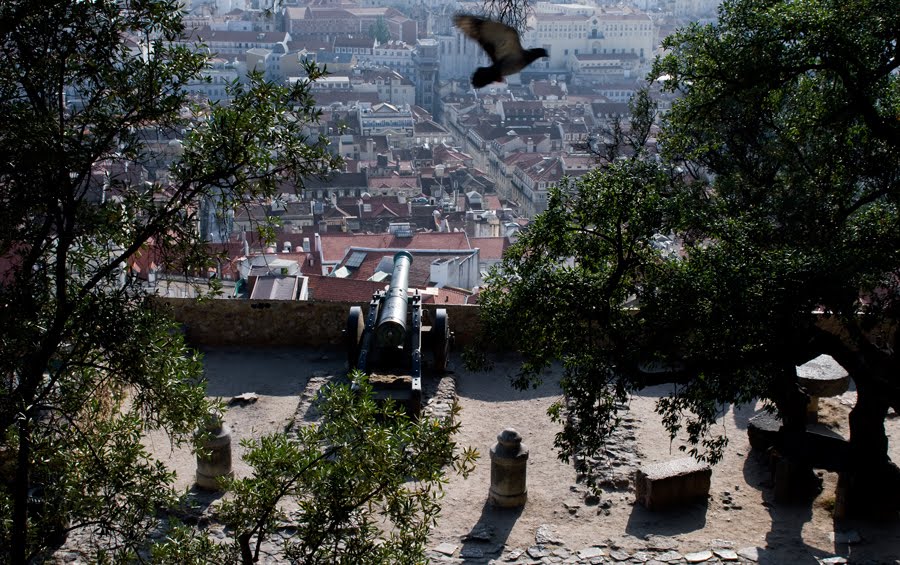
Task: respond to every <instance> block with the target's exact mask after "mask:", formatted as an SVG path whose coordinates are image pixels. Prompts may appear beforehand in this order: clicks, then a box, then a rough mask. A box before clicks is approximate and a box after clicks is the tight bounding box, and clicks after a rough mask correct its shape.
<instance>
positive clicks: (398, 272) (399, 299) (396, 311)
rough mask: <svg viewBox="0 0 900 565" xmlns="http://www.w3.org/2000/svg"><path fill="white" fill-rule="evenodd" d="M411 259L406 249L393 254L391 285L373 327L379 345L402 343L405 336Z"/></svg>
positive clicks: (388, 345) (398, 344) (392, 345)
mask: <svg viewBox="0 0 900 565" xmlns="http://www.w3.org/2000/svg"><path fill="white" fill-rule="evenodd" d="M412 259H413V258H412V255H410V254H409V253H407V252H406V251H399V252H397V254H396V255H394V271H393V273H392V274H391V286H390V287H388V290H387V293H386V294H385V295H384V303H383V304H382V306H381V314H380V316H379V317H378V325H377V326H376V329H375V338H376V340H377V343H378V345H379V346H380V347H398V346H400V345H403V340H404V339H405V338H406V302H407V294H408V292H407V291H408V289H409V266H410V265H411V264H412Z"/></svg>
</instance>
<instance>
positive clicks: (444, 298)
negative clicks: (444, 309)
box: [422, 287, 472, 305]
mask: <svg viewBox="0 0 900 565" xmlns="http://www.w3.org/2000/svg"><path fill="white" fill-rule="evenodd" d="M471 297H472V293H471V292H468V291H465V290H463V289H458V288H448V287H444V288H439V289H437V294H436V295H434V294H423V295H422V304H437V305H441V304H455V305H463V304H468V303H469V299H470V298H471Z"/></svg>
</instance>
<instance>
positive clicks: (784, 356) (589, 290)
mask: <svg viewBox="0 0 900 565" xmlns="http://www.w3.org/2000/svg"><path fill="white" fill-rule="evenodd" d="M898 16H900V6H898V5H897V4H896V3H895V2H886V1H885V2H881V1H853V2H838V1H834V0H809V1H805V2H789V1H783V0H766V1H763V2H756V1H752V2H751V1H744V0H735V1H731V2H725V3H724V4H723V5H722V7H721V9H720V13H719V21H718V23H716V24H710V25H699V24H692V25H689V26H688V27H686V28H685V29H682V30H680V31H679V32H678V33H676V34H674V35H672V36H670V37H668V38H667V39H666V40H665V43H664V47H666V49H667V52H666V54H665V55H664V56H663V57H662V58H661V59H659V60H658V61H657V62H656V63H655V65H654V70H653V72H652V75H651V77H650V79H651V80H654V81H658V82H659V83H660V84H661V85H662V87H663V89H664V90H667V91H669V92H673V93H676V94H677V95H678V99H677V100H676V101H675V102H674V103H673V105H672V108H671V111H669V112H668V114H667V115H666V116H665V117H664V119H663V122H662V130H661V133H660V135H659V147H660V148H661V154H660V156H659V158H656V157H651V156H649V155H647V154H646V152H644V151H637V152H635V153H634V154H633V155H631V156H630V157H628V158H625V159H619V160H616V161H614V162H613V163H612V164H611V165H605V166H602V167H600V168H599V169H598V170H597V171H595V172H593V173H591V174H590V175H586V176H585V177H582V178H581V179H579V180H578V182H576V183H574V184H572V185H567V186H566V185H564V186H563V187H562V188H560V189H557V190H556V191H555V192H554V193H553V194H552V196H551V200H550V206H549V210H548V211H547V212H546V213H545V214H543V215H542V216H541V217H539V218H537V219H536V221H535V222H534V223H533V224H532V225H531V226H529V228H528V230H527V231H526V233H525V235H524V237H523V238H522V239H521V240H520V242H519V243H517V244H516V245H514V246H513V247H512V248H511V249H510V252H509V253H508V255H507V257H506V258H505V259H504V261H503V263H502V265H501V266H500V268H499V269H498V270H496V271H495V272H494V274H493V277H492V279H491V281H490V282H491V284H492V288H490V289H488V291H487V292H485V293H484V299H483V300H482V303H483V304H484V306H483V312H484V314H485V321H486V323H487V324H488V327H490V328H494V329H495V330H496V329H497V328H500V327H502V328H503V334H502V335H503V336H505V337H508V338H511V339H512V340H513V341H514V342H515V343H517V344H518V345H519V347H520V348H521V349H522V350H523V351H524V352H525V354H526V356H527V359H528V362H527V363H526V365H525V366H524V369H525V371H524V372H523V376H525V377H530V376H533V375H534V374H535V372H536V369H538V368H540V367H542V366H544V365H545V364H546V363H547V362H548V361H549V360H550V359H553V358H559V359H562V360H563V361H564V363H565V365H566V368H567V376H566V379H565V380H564V382H563V386H564V388H565V391H566V394H567V397H568V399H569V404H570V407H569V413H568V416H569V417H568V418H567V425H566V427H565V429H564V431H563V432H562V434H561V435H560V436H559V439H558V444H559V446H560V447H561V448H562V452H561V453H562V455H563V456H571V455H573V454H574V453H576V452H577V451H576V450H577V449H586V448H587V449H590V448H591V447H592V446H593V447H594V448H596V447H597V445H598V444H597V440H598V438H602V437H604V434H605V433H606V431H607V429H608V427H609V426H610V425H614V424H615V417H614V416H615V406H616V404H615V402H613V399H614V398H615V397H616V396H618V397H620V398H621V397H622V396H623V395H624V394H625V392H627V391H628V390H632V389H636V388H640V387H642V386H644V385H646V384H647V383H650V382H658V381H662V380H668V381H675V382H676V383H677V386H676V388H675V389H674V390H675V392H673V394H672V395H670V396H668V397H666V398H664V399H663V400H662V401H661V402H660V404H659V405H658V409H659V412H660V413H661V414H662V417H663V422H664V423H665V424H666V426H667V427H668V429H669V431H670V433H672V434H673V436H674V435H675V434H678V433H680V432H686V433H687V437H688V439H689V443H690V444H691V445H692V447H688V449H690V450H691V451H692V452H693V453H694V454H695V455H696V456H697V457H701V458H707V459H710V460H712V461H715V460H717V458H718V457H719V456H720V455H721V449H722V447H723V446H724V445H725V442H726V441H727V438H725V437H720V436H717V435H716V434H714V433H711V432H712V431H713V430H712V426H713V424H714V423H715V421H716V419H717V417H719V416H720V415H721V409H722V406H723V404H727V403H741V402H748V401H750V400H753V399H757V398H761V399H763V400H766V401H770V402H771V403H772V404H773V405H774V406H775V407H776V408H777V410H778V413H779V415H780V416H781V418H782V421H783V423H784V430H785V433H786V434H787V435H788V436H791V437H793V438H794V439H793V441H792V442H789V443H792V445H794V446H797V445H800V444H802V439H800V438H802V436H801V435H799V434H802V432H803V431H804V428H805V414H804V407H805V404H806V402H807V400H808V394H807V392H806V391H804V390H803V389H802V388H801V387H800V386H799V384H798V381H797V375H796V366H797V365H800V364H802V363H804V362H806V361H808V360H810V359H812V358H814V357H816V356H817V355H819V354H823V353H825V354H829V355H831V356H833V357H834V358H835V359H836V360H837V361H838V362H840V363H841V364H842V365H843V366H844V367H845V368H846V369H847V370H848V371H849V373H850V375H851V377H852V378H853V380H854V382H855V385H856V388H857V392H858V400H857V403H856V405H855V407H854V409H853V410H852V413H851V415H850V421H849V425H850V451H849V453H850V454H851V456H850V457H848V458H847V461H848V463H849V464H850V466H849V468H848V469H846V471H847V472H848V474H847V476H849V477H852V478H851V481H850V483H851V484H852V485H855V488H856V489H858V490H859V492H861V493H865V492H866V489H867V488H875V487H874V485H878V484H881V481H882V480H883V479H890V480H895V479H896V478H897V475H898V473H897V468H896V466H894V465H893V464H892V463H891V462H890V461H889V458H888V455H887V437H886V435H885V429H884V419H885V418H886V416H887V412H888V410H889V408H891V407H892V408H893V409H894V410H895V411H897V410H900V381H898V375H900V372H898V369H900V366H898V361H897V358H896V355H895V351H897V345H898V343H897V339H898V334H897V331H896V326H897V322H896V320H897V314H898V301H897V297H898V290H900V289H898V281H897V273H898V272H900V253H898V249H900V247H898V244H900V240H898V238H900V231H898V230H897V226H898V225H900V216H898V213H900V209H898V204H900V202H898V199H900V192H898V189H897V187H898V186H900V184H898V180H900V152H898V142H900V137H898V133H900V122H898V121H897V116H898V115H900V75H898V67H900V52H898V41H897V38H898V23H897V22H898ZM635 107H640V104H637V105H635ZM656 170H658V172H655V173H653V175H651V176H650V177H649V178H648V177H647V176H646V175H647V172H648V171H656ZM696 172H702V173H703V174H691V173H696ZM661 235H665V236H670V237H671V238H672V239H673V240H674V242H675V243H677V246H675V248H673V249H671V250H667V249H657V250H656V251H655V252H651V251H650V248H651V247H652V246H653V244H654V241H659V237H658V236H661ZM657 247H660V246H659V245H657ZM673 251H674V252H673ZM525 380H526V381H527V379H525ZM558 414H560V415H562V414H563V412H559V413H558ZM859 498H860V499H866V498H868V499H870V500H882V501H884V500H885V497H883V496H878V495H875V494H873V493H871V492H869V493H868V494H863V495H862V496H860V497H859ZM896 502H897V501H893V502H890V504H894V505H896Z"/></svg>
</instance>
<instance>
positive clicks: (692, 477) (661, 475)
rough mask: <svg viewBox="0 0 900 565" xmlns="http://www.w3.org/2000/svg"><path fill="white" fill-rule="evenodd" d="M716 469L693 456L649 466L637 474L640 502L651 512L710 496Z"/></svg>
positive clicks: (636, 481) (636, 483)
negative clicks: (713, 470) (711, 483)
mask: <svg viewBox="0 0 900 565" xmlns="http://www.w3.org/2000/svg"><path fill="white" fill-rule="evenodd" d="M711 477H712V469H711V468H710V466H709V465H707V464H706V463H700V462H698V461H696V460H694V459H693V458H691V457H685V458H682V459H675V460H672V461H665V462H663V463H656V464H653V465H645V466H643V467H641V468H640V469H638V470H637V472H636V473H635V481H634V482H635V490H636V495H637V501H638V502H639V503H641V504H643V505H644V506H645V507H646V508H648V509H650V510H657V509H660V508H665V507H670V506H677V505H680V504H685V503H688V502H691V501H694V500H697V499H701V498H706V497H707V496H709V484H710V479H711Z"/></svg>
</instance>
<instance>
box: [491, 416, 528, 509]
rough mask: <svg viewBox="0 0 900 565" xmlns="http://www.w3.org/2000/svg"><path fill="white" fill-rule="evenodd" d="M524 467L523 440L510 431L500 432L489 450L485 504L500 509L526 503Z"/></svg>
mask: <svg viewBox="0 0 900 565" xmlns="http://www.w3.org/2000/svg"><path fill="white" fill-rule="evenodd" d="M527 464H528V448H526V447H525V446H524V445H522V436H521V435H519V432H517V431H516V430H514V429H512V428H507V429H505V430H503V431H502V432H501V433H500V435H498V436H497V444H496V445H495V446H494V447H492V448H491V488H490V492H489V494H488V500H490V501H491V503H493V504H494V505H495V506H500V507H503V508H514V507H518V506H523V505H524V504H525V501H526V500H527V499H528V487H527V485H526V484H525V471H526V466H527Z"/></svg>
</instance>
